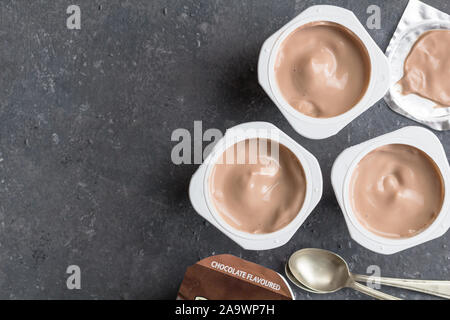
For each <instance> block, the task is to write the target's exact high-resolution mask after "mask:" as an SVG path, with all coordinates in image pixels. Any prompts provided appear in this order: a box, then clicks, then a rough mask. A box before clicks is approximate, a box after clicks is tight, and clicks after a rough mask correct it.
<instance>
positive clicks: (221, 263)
mask: <svg viewBox="0 0 450 320" xmlns="http://www.w3.org/2000/svg"><path fill="white" fill-rule="evenodd" d="M178 299H183V300H196V299H197V300H198V299H201V300H203V299H210V300H292V299H293V297H292V294H291V291H290V289H289V287H288V285H287V284H286V282H285V281H284V280H283V278H282V277H281V276H280V275H279V274H278V273H276V272H275V271H273V270H270V269H267V268H265V267H263V266H260V265H258V264H256V263H253V262H249V261H246V260H243V259H240V258H238V257H235V256H232V255H229V254H222V255H217V256H212V257H208V258H206V259H203V260H201V261H199V262H197V263H196V264H195V265H193V266H191V267H189V268H188V269H187V271H186V274H185V276H184V279H183V282H182V283H181V286H180V290H179V292H178Z"/></svg>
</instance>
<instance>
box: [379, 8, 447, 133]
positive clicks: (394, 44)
mask: <svg viewBox="0 0 450 320" xmlns="http://www.w3.org/2000/svg"><path fill="white" fill-rule="evenodd" d="M436 29H450V15H448V14H446V13H444V12H442V11H439V10H437V9H436V8H433V7H431V6H429V5H427V4H425V3H423V2H420V1H418V0H410V1H409V3H408V6H407V7H406V9H405V12H404V13H403V16H402V18H401V19H400V22H399V24H398V26H397V29H396V30H395V32H394V35H393V37H392V39H391V42H390V43H389V46H388V48H387V49H386V56H387V58H388V61H389V64H390V68H391V87H390V89H389V91H388V92H387V94H386V96H385V97H384V99H385V100H386V102H387V104H388V105H389V107H390V108H391V109H392V110H394V111H395V112H397V113H400V114H401V115H403V116H405V117H408V118H410V119H412V120H415V121H417V122H420V123H422V124H425V125H427V126H428V127H430V128H432V129H435V130H450V108H436V107H435V106H436V103H435V102H433V101H431V100H428V99H426V98H423V97H420V96H418V95H415V94H409V95H403V94H402V92H401V85H400V84H398V81H399V80H400V79H401V78H402V77H403V68H404V63H405V60H406V58H407V56H408V54H409V52H410V51H411V49H412V47H413V45H414V43H415V42H416V41H417V39H418V38H419V37H420V36H421V35H422V34H423V33H424V32H426V31H428V30H436ZM449 54H450V48H449Z"/></svg>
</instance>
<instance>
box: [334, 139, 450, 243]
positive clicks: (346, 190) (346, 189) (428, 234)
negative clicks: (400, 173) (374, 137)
mask: <svg viewBox="0 0 450 320" xmlns="http://www.w3.org/2000/svg"><path fill="white" fill-rule="evenodd" d="M391 144H403V145H409V146H412V147H415V148H417V149H419V150H421V151H422V152H424V153H425V154H426V155H427V156H428V157H429V158H430V159H431V160H432V161H433V162H434V164H435V165H436V167H437V168H438V170H439V174H440V175H441V177H442V187H443V189H444V190H443V193H444V198H443V200H442V206H441V210H440V211H439V213H438V215H437V217H436V218H435V219H434V221H433V222H432V223H431V224H430V225H429V226H428V227H426V228H425V229H424V230H422V231H421V232H419V233H418V234H416V235H414V236H412V237H408V238H398V239H397V238H388V237H383V236H380V235H377V234H375V233H373V232H371V231H370V230H369V229H367V228H366V227H364V226H363V225H362V224H361V223H360V221H359V220H358V218H357V217H356V214H355V213H354V211H353V207H352V205H351V203H350V183H351V178H352V176H353V173H354V171H355V169H356V166H357V165H358V164H359V162H360V161H361V160H362V159H363V158H364V157H365V156H366V155H367V154H368V153H370V152H371V151H373V150H375V149H377V148H379V147H382V146H386V145H391ZM449 174H450V171H449V170H448V167H447V166H445V165H444V163H443V161H442V159H441V157H439V155H438V153H437V151H436V148H435V146H434V145H432V144H424V143H420V142H418V141H415V140H413V139H412V138H406V137H392V138H389V139H386V140H385V139H382V140H379V141H375V142H373V143H371V144H370V145H368V146H366V147H364V148H363V149H362V150H361V151H360V152H358V154H357V155H356V156H355V157H354V158H353V160H352V162H351V164H350V166H349V167H348V169H347V172H346V174H345V178H344V183H343V190H342V192H343V203H344V208H345V211H344V214H345V215H346V216H347V218H348V220H349V221H350V223H351V224H352V226H353V227H354V228H355V229H356V230H358V231H359V232H360V233H361V234H362V235H363V236H364V237H365V238H366V239H369V240H371V241H373V242H375V243H378V244H381V245H384V246H395V247H410V246H415V245H418V244H421V243H424V242H426V241H428V240H430V239H432V238H433V236H435V235H436V234H437V233H439V227H440V226H444V227H445V222H446V220H447V219H448V217H449V213H448V211H449V209H450V208H449V207H450V199H449V192H450V190H449V187H450V186H449V181H448V178H447V177H448V175H449Z"/></svg>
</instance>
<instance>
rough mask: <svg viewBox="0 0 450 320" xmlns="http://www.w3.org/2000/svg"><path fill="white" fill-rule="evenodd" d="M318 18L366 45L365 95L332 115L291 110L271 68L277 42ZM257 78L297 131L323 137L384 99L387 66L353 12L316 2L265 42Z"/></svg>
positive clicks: (275, 54)
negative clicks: (345, 30) (353, 35)
mask: <svg viewBox="0 0 450 320" xmlns="http://www.w3.org/2000/svg"><path fill="white" fill-rule="evenodd" d="M317 21H329V22H334V23H337V24H340V25H342V26H344V27H346V28H347V29H349V30H350V31H352V32H353V33H354V34H355V35H356V36H357V37H358V38H359V39H360V40H361V41H362V43H363V44H364V46H365V47H366V49H367V52H368V54H369V58H370V64H371V73H370V80H369V85H368V87H367V89H366V92H365V94H364V96H363V97H362V98H361V100H360V101H359V102H358V103H357V104H356V105H355V106H354V107H353V108H351V109H350V110H349V111H347V112H345V113H343V114H341V115H339V116H336V117H332V118H314V117H310V116H307V115H305V114H303V113H301V112H300V111H297V110H296V109H294V108H293V107H292V106H291V105H290V104H289V103H288V102H287V101H286V99H285V98H284V97H283V95H282V93H281V92H280V90H279V88H278V84H277V81H276V78H275V68H274V67H275V62H276V59H277V55H278V50H279V48H280V45H281V44H282V43H283V41H284V40H285V39H286V38H287V37H288V36H289V35H290V34H291V33H292V32H293V31H294V30H296V29H297V28H299V27H300V26H302V25H305V24H307V23H310V22H317ZM258 81H259V83H260V85H261V86H262V88H263V89H264V91H265V92H266V93H267V94H268V95H269V97H270V98H271V99H272V101H273V102H274V103H275V105H276V106H277V107H278V109H280V111H281V113H282V114H283V115H284V116H285V118H286V119H287V120H288V122H289V123H290V124H291V126H292V127H293V128H294V129H295V130H296V131H297V132H298V133H299V134H301V135H302V136H304V137H307V138H310V139H325V138H328V137H331V136H333V135H335V134H337V133H338V132H339V131H340V130H342V129H343V128H344V127H345V126H347V125H348V124H349V123H350V122H351V121H353V120H354V119H355V118H356V117H358V116H359V115H360V114H362V113H363V112H364V111H366V110H367V109H369V108H370V107H371V106H373V105H374V104H375V103H376V102H377V101H378V100H380V99H381V98H383V96H384V95H385V94H386V92H387V91H388V89H389V84H390V83H389V81H390V69H389V63H388V61H387V58H386V56H385V55H384V53H383V52H382V51H381V50H380V48H379V47H378V45H377V44H376V43H375V41H373V39H372V38H371V37H370V35H369V33H368V32H367V31H366V29H365V28H364V26H363V25H362V24H361V22H360V21H359V20H358V18H357V17H356V16H355V15H354V14H353V12H351V11H350V10H347V9H343V8H340V7H336V6H329V5H318V6H312V7H309V8H308V9H306V10H305V11H303V12H302V13H301V14H299V15H298V16H297V17H295V18H294V19H293V20H291V21H290V22H289V23H287V24H286V25H285V26H284V27H282V28H281V29H280V30H278V31H277V32H275V33H274V34H273V35H272V36H271V37H269V38H268V39H267V40H266V41H265V42H264V44H263V46H262V48H261V52H260V55H259V61H258Z"/></svg>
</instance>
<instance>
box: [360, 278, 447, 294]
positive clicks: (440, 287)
mask: <svg viewBox="0 0 450 320" xmlns="http://www.w3.org/2000/svg"><path fill="white" fill-rule="evenodd" d="M353 279H354V280H356V281H361V282H363V281H364V282H365V281H367V280H370V281H372V280H374V279H376V280H378V281H379V282H380V283H381V284H382V285H385V286H391V287H397V288H402V289H408V290H413V291H418V292H423V293H427V294H431V295H434V296H438V297H442V298H446V299H450V281H439V280H414V279H396V278H382V277H377V278H374V277H373V276H366V275H359V274H355V275H353Z"/></svg>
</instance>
